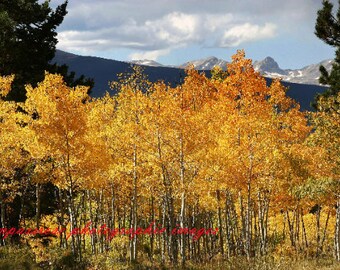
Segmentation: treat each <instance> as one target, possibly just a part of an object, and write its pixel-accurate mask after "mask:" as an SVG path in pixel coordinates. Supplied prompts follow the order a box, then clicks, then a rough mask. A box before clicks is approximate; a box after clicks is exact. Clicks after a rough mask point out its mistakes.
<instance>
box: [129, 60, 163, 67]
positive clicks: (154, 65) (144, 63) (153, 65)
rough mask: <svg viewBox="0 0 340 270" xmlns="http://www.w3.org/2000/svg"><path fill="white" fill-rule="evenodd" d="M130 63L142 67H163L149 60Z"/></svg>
mask: <svg viewBox="0 0 340 270" xmlns="http://www.w3.org/2000/svg"><path fill="white" fill-rule="evenodd" d="M129 63H132V64H136V65H140V66H150V67H162V66H163V65H162V64H160V63H158V62H156V61H153V60H147V59H143V60H132V61H130V62H129Z"/></svg>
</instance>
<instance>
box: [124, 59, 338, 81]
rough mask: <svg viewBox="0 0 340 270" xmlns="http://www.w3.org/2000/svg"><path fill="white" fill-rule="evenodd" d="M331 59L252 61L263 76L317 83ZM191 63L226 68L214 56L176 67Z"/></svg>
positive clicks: (140, 62) (205, 67)
mask: <svg viewBox="0 0 340 270" xmlns="http://www.w3.org/2000/svg"><path fill="white" fill-rule="evenodd" d="M130 63H133V64H137V65H144V66H153V67H161V66H163V65H162V64H160V63H158V62H155V61H153V60H136V61H131V62H130ZM332 63H333V60H329V59H327V60H324V61H322V62H320V63H317V64H312V65H309V66H306V67H303V68H301V69H282V68H280V66H279V64H278V63H277V62H276V61H275V60H274V59H273V58H272V57H269V56H268V57H266V58H265V59H263V60H262V61H255V62H254V63H253V66H254V69H255V70H256V71H258V72H260V73H261V74H262V75H264V76H265V77H269V78H281V79H282V80H283V81H287V82H292V83H302V84H316V85H319V77H320V71H319V67H320V65H323V66H324V67H325V68H326V69H327V70H328V71H330V70H331V68H332ZM190 64H191V65H193V66H194V68H195V69H197V70H211V69H213V67H214V66H219V67H221V68H222V69H223V70H226V67H227V64H228V62H227V61H225V60H223V59H218V58H216V57H214V56H211V57H207V58H203V59H198V60H193V61H190V62H186V63H184V64H182V65H179V66H177V67H178V68H182V69H184V68H186V67H187V66H188V65H190Z"/></svg>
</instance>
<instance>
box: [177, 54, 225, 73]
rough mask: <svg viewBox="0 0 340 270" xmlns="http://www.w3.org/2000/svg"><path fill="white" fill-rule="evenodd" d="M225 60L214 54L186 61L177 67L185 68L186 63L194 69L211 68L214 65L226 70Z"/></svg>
mask: <svg viewBox="0 0 340 270" xmlns="http://www.w3.org/2000/svg"><path fill="white" fill-rule="evenodd" d="M227 63H228V62H227V61H224V60H222V59H218V58H216V57H214V56H211V57H208V58H203V59H199V60H194V61H190V62H186V63H184V64H182V65H180V66H178V67H179V68H186V67H187V66H188V65H193V66H194V68H195V69H197V70H212V69H213V67H214V66H219V67H221V68H222V69H223V70H226V68H227Z"/></svg>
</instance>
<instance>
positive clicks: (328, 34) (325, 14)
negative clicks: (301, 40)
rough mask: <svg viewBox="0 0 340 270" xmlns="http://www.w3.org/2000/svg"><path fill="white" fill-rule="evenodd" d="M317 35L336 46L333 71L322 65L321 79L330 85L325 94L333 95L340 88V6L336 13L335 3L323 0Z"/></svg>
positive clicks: (321, 81) (318, 18)
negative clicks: (334, 9) (334, 12)
mask: <svg viewBox="0 0 340 270" xmlns="http://www.w3.org/2000/svg"><path fill="white" fill-rule="evenodd" d="M339 4H340V1H339ZM315 35H316V36H317V37H318V38H320V39H321V40H323V41H324V42H325V43H327V44H328V45H330V46H333V47H335V48H336V55H335V59H334V63H333V65H332V71H331V72H330V73H329V72H328V71H327V70H326V68H325V67H324V66H320V72H321V76H320V79H319V81H320V83H321V84H326V85H329V86H330V87H329V89H328V90H327V91H326V92H325V93H324V94H323V95H324V96H333V95H336V94H337V93H338V92H339V89H340V7H339V9H338V11H337V13H336V14H335V15H334V14H333V4H332V3H330V2H329V1H328V0H324V1H323V7H322V9H320V10H319V11H318V17H317V20H316V25H315ZM317 99H318V98H317Z"/></svg>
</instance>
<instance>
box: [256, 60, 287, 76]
mask: <svg viewBox="0 0 340 270" xmlns="http://www.w3.org/2000/svg"><path fill="white" fill-rule="evenodd" d="M254 69H255V70H256V71H258V72H260V73H262V74H264V75H265V74H267V73H276V74H278V75H287V74H288V73H287V71H285V70H283V69H281V68H280V66H279V64H278V63H277V62H276V61H275V60H274V59H273V58H272V57H270V56H267V57H266V58H265V59H263V60H262V61H255V62H254Z"/></svg>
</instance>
